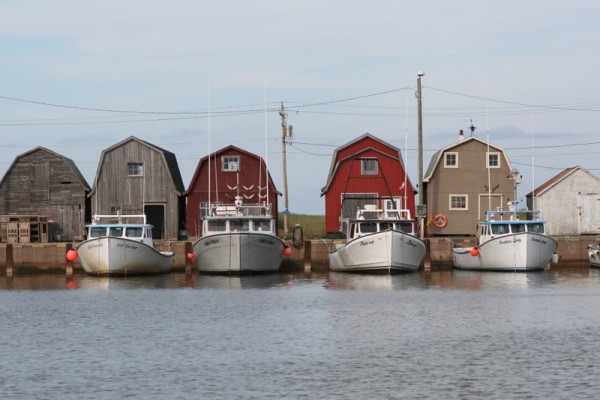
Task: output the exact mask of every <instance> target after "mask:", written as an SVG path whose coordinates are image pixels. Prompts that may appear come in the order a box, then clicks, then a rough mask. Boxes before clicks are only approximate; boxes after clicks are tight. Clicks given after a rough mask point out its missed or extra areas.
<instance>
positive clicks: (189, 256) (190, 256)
mask: <svg viewBox="0 0 600 400" xmlns="http://www.w3.org/2000/svg"><path fill="white" fill-rule="evenodd" d="M187 258H188V260H193V259H194V258H196V253H194V252H193V251H190V252H189V253H187Z"/></svg>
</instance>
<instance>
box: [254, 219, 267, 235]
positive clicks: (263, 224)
mask: <svg viewBox="0 0 600 400" xmlns="http://www.w3.org/2000/svg"><path fill="white" fill-rule="evenodd" d="M254 225H255V229H256V230H258V231H263V232H271V221H270V220H268V219H261V220H259V221H255V222H254Z"/></svg>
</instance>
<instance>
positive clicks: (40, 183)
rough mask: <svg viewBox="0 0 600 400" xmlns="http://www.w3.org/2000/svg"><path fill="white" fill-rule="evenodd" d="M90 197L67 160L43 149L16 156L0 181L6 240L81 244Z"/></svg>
mask: <svg viewBox="0 0 600 400" xmlns="http://www.w3.org/2000/svg"><path fill="white" fill-rule="evenodd" d="M89 192H90V187H89V185H88V183H87V182H86V180H85V179H84V177H83V175H81V172H80V171H79V169H78V168H77V166H76V165H75V163H74V162H73V161H72V160H70V159H69V158H67V157H64V156H62V155H60V154H57V153H55V152H53V151H51V150H48V149H46V148H44V147H36V148H34V149H32V150H30V151H28V152H26V153H23V154H21V155H19V156H17V157H16V158H15V160H14V161H13V163H12V164H11V165H10V167H9V168H8V170H7V171H6V173H5V175H4V177H3V178H2V181H0V215H2V217H1V218H2V220H1V222H2V241H11V242H52V241H73V240H81V239H82V238H83V235H84V231H85V226H84V225H85V220H86V213H87V212H88V209H89V204H88V202H87V201H88V200H87V194H88V193H89ZM16 238H18V239H17V240H15V239H16Z"/></svg>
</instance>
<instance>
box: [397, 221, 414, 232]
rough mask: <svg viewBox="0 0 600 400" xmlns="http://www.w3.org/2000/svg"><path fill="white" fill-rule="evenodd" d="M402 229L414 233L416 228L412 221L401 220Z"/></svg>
mask: <svg viewBox="0 0 600 400" xmlns="http://www.w3.org/2000/svg"><path fill="white" fill-rule="evenodd" d="M400 230H401V231H402V232H405V233H413V232H414V229H413V224H412V222H401V223H400Z"/></svg>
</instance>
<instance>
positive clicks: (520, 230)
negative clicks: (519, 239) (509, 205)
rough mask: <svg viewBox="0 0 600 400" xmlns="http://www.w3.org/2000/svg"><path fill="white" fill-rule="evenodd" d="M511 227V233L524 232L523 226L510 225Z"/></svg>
mask: <svg viewBox="0 0 600 400" xmlns="http://www.w3.org/2000/svg"><path fill="white" fill-rule="evenodd" d="M511 227H512V232H513V233H520V232H525V224H512V225H511Z"/></svg>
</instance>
